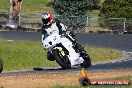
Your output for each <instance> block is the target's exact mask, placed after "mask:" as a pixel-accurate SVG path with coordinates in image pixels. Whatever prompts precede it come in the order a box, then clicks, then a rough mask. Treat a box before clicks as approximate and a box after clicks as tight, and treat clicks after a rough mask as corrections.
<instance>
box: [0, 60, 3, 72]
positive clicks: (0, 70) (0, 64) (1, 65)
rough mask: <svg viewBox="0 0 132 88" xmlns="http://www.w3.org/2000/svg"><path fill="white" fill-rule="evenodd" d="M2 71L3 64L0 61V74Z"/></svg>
mask: <svg viewBox="0 0 132 88" xmlns="http://www.w3.org/2000/svg"><path fill="white" fill-rule="evenodd" d="M2 71H3V62H2V60H1V59H0V73H1V72H2Z"/></svg>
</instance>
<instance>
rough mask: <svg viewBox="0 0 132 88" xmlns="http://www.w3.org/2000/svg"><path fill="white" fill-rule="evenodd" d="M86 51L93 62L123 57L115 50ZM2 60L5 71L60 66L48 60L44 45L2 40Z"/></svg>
mask: <svg viewBox="0 0 132 88" xmlns="http://www.w3.org/2000/svg"><path fill="white" fill-rule="evenodd" d="M85 50H86V51H87V52H88V53H89V54H90V57H91V59H92V62H97V61H106V60H111V59H115V58H120V57H121V56H122V53H121V52H119V51H117V50H114V49H107V48H95V47H91V46H85ZM0 58H2V60H3V62H4V70H21V69H31V68H35V67H54V66H58V64H57V63H56V62H51V61H48V60H47V59H46V51H45V50H44V49H43V46H42V44H41V43H37V42H20V41H13V42H12V41H5V40H0Z"/></svg>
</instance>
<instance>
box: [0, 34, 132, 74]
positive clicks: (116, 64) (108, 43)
mask: <svg viewBox="0 0 132 88" xmlns="http://www.w3.org/2000/svg"><path fill="white" fill-rule="evenodd" d="M76 37H77V39H78V41H79V42H80V43H81V44H82V45H87V44H88V45H93V46H101V47H109V48H115V49H118V50H122V51H127V52H132V40H131V39H132V35H131V34H128V35H126V34H125V35H113V34H101V35H99V34H76ZM0 39H5V40H19V41H37V42H41V33H39V32H0ZM119 69H132V55H131V54H129V55H128V57H124V58H122V59H121V60H119V61H111V62H107V63H99V64H94V65H92V66H91V67H90V68H88V69H87V70H119ZM69 71H71V72H72V71H80V68H78V69H69V70H62V69H60V68H50V69H47V68H34V69H31V70H27V71H19V72H5V73H2V74H0V75H26V74H28V75H29V74H48V73H58V72H59V73H61V72H62V73H64V72H69Z"/></svg>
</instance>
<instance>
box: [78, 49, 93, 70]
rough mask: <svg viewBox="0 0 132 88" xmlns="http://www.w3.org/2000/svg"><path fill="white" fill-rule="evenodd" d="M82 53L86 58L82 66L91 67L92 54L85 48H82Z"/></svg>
mask: <svg viewBox="0 0 132 88" xmlns="http://www.w3.org/2000/svg"><path fill="white" fill-rule="evenodd" d="M80 55H81V57H82V58H83V59H84V61H83V63H82V64H81V66H82V67H84V68H88V67H90V66H91V59H90V56H89V55H88V54H87V52H86V51H85V50H82V53H81V54H80Z"/></svg>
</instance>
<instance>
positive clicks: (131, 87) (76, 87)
mask: <svg viewBox="0 0 132 88" xmlns="http://www.w3.org/2000/svg"><path fill="white" fill-rule="evenodd" d="M114 79H117V80H131V81H132V76H125V77H118V78H114ZM52 88H132V85H124V86H121V85H120V86H117V85H116V86H114V85H91V86H90V85H89V86H86V87H83V86H81V85H71V86H70V85H69V86H66V85H56V86H53V87H52Z"/></svg>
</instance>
